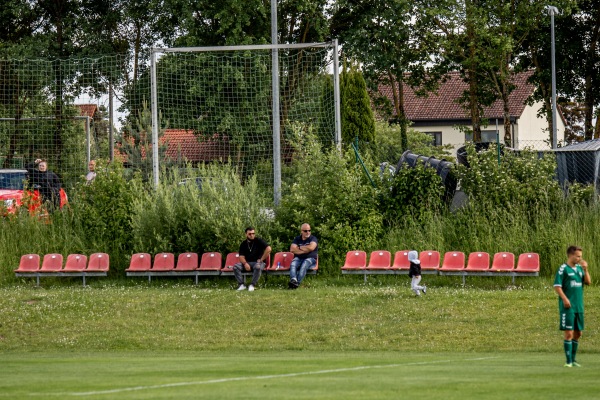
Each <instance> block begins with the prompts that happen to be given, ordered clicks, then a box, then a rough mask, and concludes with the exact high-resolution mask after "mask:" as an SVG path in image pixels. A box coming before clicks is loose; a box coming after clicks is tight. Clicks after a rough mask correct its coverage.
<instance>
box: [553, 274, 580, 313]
mask: <svg viewBox="0 0 600 400" xmlns="http://www.w3.org/2000/svg"><path fill="white" fill-rule="evenodd" d="M584 277H585V273H584V272H583V268H582V267H581V265H579V264H577V265H575V267H570V266H568V265H567V264H563V265H561V266H560V268H558V271H557V272H556V277H555V278H554V286H559V287H561V288H562V290H563V292H564V294H565V296H567V298H568V299H569V302H571V308H565V306H564V304H563V301H562V299H561V298H560V297H559V298H558V308H559V310H560V312H569V313H582V312H583V279H584Z"/></svg>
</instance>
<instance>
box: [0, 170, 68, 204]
mask: <svg viewBox="0 0 600 400" xmlns="http://www.w3.org/2000/svg"><path fill="white" fill-rule="evenodd" d="M27 175H28V174H27V170H25V169H0V208H4V210H6V212H8V213H9V214H14V213H15V212H16V211H17V209H18V208H19V207H20V206H21V205H22V204H23V202H25V203H26V204H27V206H28V208H29V212H30V213H32V214H33V213H34V212H36V211H39V210H38V209H39V208H40V207H41V205H42V201H41V199H40V193H39V191H38V190H37V189H35V188H34V190H33V191H31V190H28V191H25V189H24V186H25V181H27ZM67 203H68V198H67V193H66V192H65V191H64V190H63V188H61V189H60V208H63V207H64V206H65V205H66V204H67ZM4 213H5V212H3V214H4Z"/></svg>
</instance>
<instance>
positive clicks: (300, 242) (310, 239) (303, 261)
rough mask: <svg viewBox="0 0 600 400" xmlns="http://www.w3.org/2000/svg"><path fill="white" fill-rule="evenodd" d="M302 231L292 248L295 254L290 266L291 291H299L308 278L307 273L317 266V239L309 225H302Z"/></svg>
mask: <svg viewBox="0 0 600 400" xmlns="http://www.w3.org/2000/svg"><path fill="white" fill-rule="evenodd" d="M300 230H301V232H300V235H299V236H296V237H295V238H294V241H293V242H292V245H291V246H290V252H292V253H293V254H294V259H293V260H292V263H291V264H290V283H289V288H290V289H298V286H300V283H301V282H302V280H303V279H304V277H305V276H306V271H308V270H309V269H313V268H314V267H315V265H316V264H317V251H318V248H319V243H318V241H317V238H316V237H314V236H313V235H311V233H310V225H309V224H302V227H301V228H300Z"/></svg>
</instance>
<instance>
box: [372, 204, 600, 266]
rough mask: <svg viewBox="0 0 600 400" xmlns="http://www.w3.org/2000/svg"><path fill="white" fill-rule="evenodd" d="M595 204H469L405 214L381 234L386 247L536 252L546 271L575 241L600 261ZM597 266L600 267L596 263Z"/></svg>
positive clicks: (599, 213)
mask: <svg viewBox="0 0 600 400" xmlns="http://www.w3.org/2000/svg"><path fill="white" fill-rule="evenodd" d="M599 224H600V206H598V205H584V204H573V203H570V202H568V201H564V202H563V203H561V204H559V205H556V207H554V209H553V210H549V209H546V208H542V209H527V208H525V207H511V208H506V209H504V208H493V209H490V208H487V207H484V206H478V205H472V206H469V207H467V208H465V209H462V210H460V211H458V212H456V213H450V212H447V213H440V214H433V215H430V216H429V218H426V219H424V220H421V221H417V220H416V219H414V218H411V217H410V216H408V217H407V218H404V219H402V220H401V221H399V222H398V224H397V225H396V226H395V227H394V228H392V229H391V230H390V231H388V233H387V234H386V235H385V237H384V238H383V239H382V242H381V246H382V247H383V248H386V249H389V250H393V251H396V250H405V249H417V250H438V251H440V252H442V253H443V252H446V251H463V252H465V253H468V252H473V251H485V252H489V253H491V254H492V253H496V252H500V251H508V252H512V253H514V254H515V255H518V254H520V253H526V252H535V253H539V254H540V261H541V273H542V275H546V276H548V275H551V274H552V273H553V272H554V271H555V270H556V268H557V267H558V266H559V265H560V264H561V263H563V262H564V261H565V258H566V249H567V247H568V246H569V245H572V244H577V245H579V246H582V247H583V249H584V258H585V259H586V260H587V261H588V263H589V264H590V267H591V270H592V271H594V270H596V269H597V267H596V265H598V264H599V263H600V252H597V251H596V250H595V244H596V243H598V240H599V239H600V232H598V229H597V227H598V226H599ZM598 270H600V269H598Z"/></svg>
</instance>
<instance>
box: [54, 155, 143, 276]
mask: <svg viewBox="0 0 600 400" xmlns="http://www.w3.org/2000/svg"><path fill="white" fill-rule="evenodd" d="M145 191H146V189H145V188H144V186H143V185H142V183H141V179H140V178H139V176H135V177H134V179H132V180H127V179H125V171H124V168H123V166H122V164H121V163H118V162H113V163H107V162H106V161H105V160H97V164H96V178H95V179H94V181H93V182H92V184H89V185H88V184H85V183H83V182H81V183H79V184H78V185H77V186H76V188H75V191H74V193H73V196H72V198H71V199H70V207H71V209H72V213H73V214H72V218H73V220H72V222H71V224H72V226H73V228H74V229H80V230H81V234H82V235H84V238H85V239H84V243H85V247H86V250H87V251H86V252H87V253H95V252H106V253H109V254H110V255H111V269H114V270H122V269H124V268H125V267H126V263H125V262H126V259H125V256H126V255H129V254H131V250H132V248H133V245H132V233H131V218H132V212H133V202H134V199H136V198H138V197H140V196H143V194H144V192H145ZM64 217H66V216H64V215H63V218H64ZM113 261H115V262H113Z"/></svg>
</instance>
